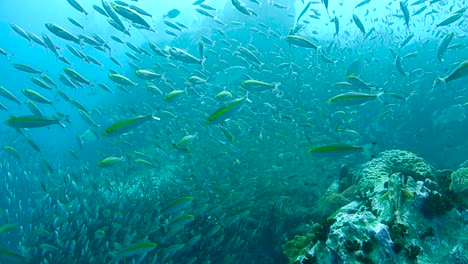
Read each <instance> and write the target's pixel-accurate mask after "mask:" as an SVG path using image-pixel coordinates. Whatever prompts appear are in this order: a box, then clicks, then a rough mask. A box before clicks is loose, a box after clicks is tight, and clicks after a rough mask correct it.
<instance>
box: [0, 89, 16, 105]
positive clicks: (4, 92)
mask: <svg viewBox="0 0 468 264" xmlns="http://www.w3.org/2000/svg"><path fill="white" fill-rule="evenodd" d="M0 95H1V96H3V97H4V98H6V99H8V100H10V101H12V102H15V103H17V104H18V105H21V102H20V100H18V98H17V97H16V96H15V95H14V94H12V93H11V92H10V91H9V90H8V89H6V88H5V87H3V86H0Z"/></svg>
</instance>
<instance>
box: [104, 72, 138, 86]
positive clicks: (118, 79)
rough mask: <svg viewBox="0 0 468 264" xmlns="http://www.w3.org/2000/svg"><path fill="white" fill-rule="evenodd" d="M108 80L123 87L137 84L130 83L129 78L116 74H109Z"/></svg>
mask: <svg viewBox="0 0 468 264" xmlns="http://www.w3.org/2000/svg"><path fill="white" fill-rule="evenodd" d="M108 76H109V79H111V80H112V81H113V82H115V83H117V84H120V85H123V86H137V85H138V83H135V82H132V81H131V80H130V79H129V78H127V77H125V76H123V75H120V74H116V73H111V74H109V75H108Z"/></svg>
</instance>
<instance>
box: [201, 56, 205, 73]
mask: <svg viewBox="0 0 468 264" xmlns="http://www.w3.org/2000/svg"><path fill="white" fill-rule="evenodd" d="M205 61H206V57H203V58H202V60H201V66H202V69H203V70H204V69H205Z"/></svg>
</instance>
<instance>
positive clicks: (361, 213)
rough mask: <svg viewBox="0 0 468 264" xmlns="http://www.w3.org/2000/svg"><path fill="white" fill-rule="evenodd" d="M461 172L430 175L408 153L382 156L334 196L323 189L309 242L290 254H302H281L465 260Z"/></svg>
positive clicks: (467, 242)
mask: <svg viewBox="0 0 468 264" xmlns="http://www.w3.org/2000/svg"><path fill="white" fill-rule="evenodd" d="M467 175H468V169H459V170H457V171H455V172H452V171H449V170H442V171H436V170H434V169H433V168H432V167H431V166H430V165H429V164H428V163H427V162H426V161H425V160H424V159H422V158H420V157H418V156H417V155H415V154H413V153H411V152H408V151H402V150H390V151H385V152H382V153H380V154H379V156H378V158H375V159H373V160H371V161H369V162H367V163H365V164H364V165H363V166H362V167H361V169H360V172H359V173H357V174H356V175H353V177H354V183H355V185H353V186H350V187H348V188H347V189H346V190H345V191H343V192H341V193H340V192H339V190H343V187H342V186H341V187H340V183H339V182H338V181H335V182H333V183H332V184H331V186H330V187H329V188H328V190H327V192H326V193H325V194H324V195H323V196H322V198H321V199H320V200H319V201H318V204H317V206H316V209H315V210H314V216H315V221H317V222H318V223H316V224H315V225H312V227H313V228H311V229H310V231H309V232H308V233H309V234H311V235H310V236H311V239H310V240H307V245H306V246H305V247H304V248H303V249H305V250H304V251H301V250H300V249H296V251H295V252H296V253H298V252H304V253H301V254H300V255H297V254H295V255H294V254H289V255H288V258H289V260H290V263H442V262H445V261H447V260H448V259H450V260H451V262H453V263H467V262H466V260H467V259H468V253H465V252H464V251H463V249H464V248H467V247H468V235H464V234H468V225H467V224H466V223H467V222H468V210H467V206H466V203H465V202H464V201H463V196H465V197H466V190H467V189H466V177H467ZM350 190H353V191H354V194H352V192H350ZM350 193H351V194H350ZM317 227H321V228H317ZM296 245H297V244H296ZM285 252H287V251H285Z"/></svg>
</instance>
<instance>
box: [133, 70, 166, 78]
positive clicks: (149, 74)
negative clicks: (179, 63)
mask: <svg viewBox="0 0 468 264" xmlns="http://www.w3.org/2000/svg"><path fill="white" fill-rule="evenodd" d="M135 74H136V75H137V76H138V78H140V79H142V80H153V79H161V78H162V74H158V73H155V72H153V71H151V70H136V71H135Z"/></svg>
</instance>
